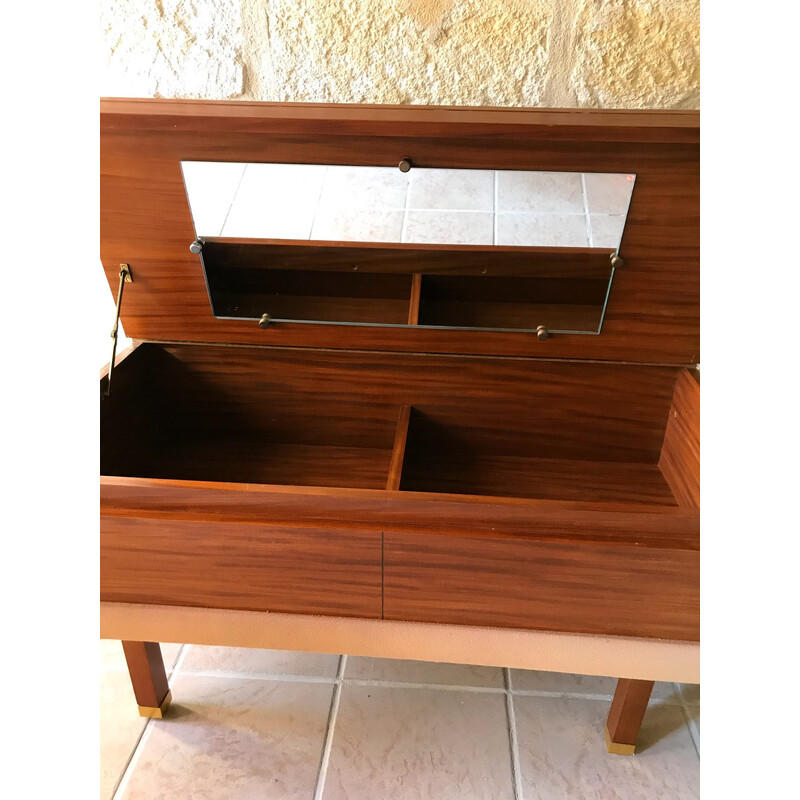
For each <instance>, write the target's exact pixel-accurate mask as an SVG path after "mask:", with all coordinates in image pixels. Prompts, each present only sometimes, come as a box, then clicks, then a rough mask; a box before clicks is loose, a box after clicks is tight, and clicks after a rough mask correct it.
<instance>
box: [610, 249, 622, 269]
mask: <svg viewBox="0 0 800 800" xmlns="http://www.w3.org/2000/svg"><path fill="white" fill-rule="evenodd" d="M624 264H625V262H624V261H623V260H622V259H621V258H620V257H619V256H618V255H617V254H616V253H615V254H614V255H613V256H611V266H612V267H614V269H616V268H617V267H621V266H623V265H624Z"/></svg>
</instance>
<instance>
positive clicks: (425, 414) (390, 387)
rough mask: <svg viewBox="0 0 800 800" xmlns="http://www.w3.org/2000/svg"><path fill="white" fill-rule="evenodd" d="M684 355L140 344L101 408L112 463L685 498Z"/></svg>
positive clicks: (333, 483)
mask: <svg viewBox="0 0 800 800" xmlns="http://www.w3.org/2000/svg"><path fill="white" fill-rule="evenodd" d="M680 374H681V370H680V368H672V367H663V368H660V367H637V366H632V365H620V364H616V365H603V364H588V363H584V364H575V363H566V362H542V361H539V362H531V361H527V362H525V361H514V360H511V361H505V362H504V361H497V360H493V359H486V358H479V357H447V356H443V357H430V356H415V355H401V354H385V353H382V354H376V353H332V352H325V351H304V352H302V353H300V354H299V355H298V354H297V353H294V352H292V351H291V350H279V349H278V350H270V349H266V348H247V347H236V346H225V347H221V346H208V345H163V346H162V345H155V344H144V345H140V346H139V348H138V349H137V350H135V351H134V352H133V353H132V354H131V355H130V356H128V358H126V359H125V360H124V361H123V362H122V363H121V364H120V365H119V366H118V367H117V370H115V373H114V376H115V377H114V391H113V393H112V395H111V396H110V397H109V398H107V399H106V400H105V401H104V402H103V408H102V413H101V471H102V474H104V475H110V476H113V475H117V476H125V477H141V478H167V479H177V480H188V481H222V482H237V483H254V484H283V485H292V486H327V487H339V488H343V489H380V490H390V491H399V492H400V493H402V492H404V491H405V492H427V493H436V494H439V493H441V494H460V495H476V496H491V497H510V498H527V499H541V500H562V501H576V502H597V503H635V504H642V505H648V506H675V505H678V503H677V501H676V499H675V495H674V492H673V489H672V488H671V486H672V483H674V481H675V478H674V477H673V478H671V479H668V478H669V474H672V473H674V471H675V470H674V469H673V470H672V473H670V470H667V477H665V473H664V472H662V469H661V466H660V464H664V463H669V464H672V463H674V462H675V459H670V460H669V461H668V462H667V461H666V460H665V459H662V450H663V446H664V439H665V429H666V427H667V422H668V419H669V418H670V408H671V402H672V399H673V392H674V388H675V385H676V380H677V379H678V376H679V375H680Z"/></svg>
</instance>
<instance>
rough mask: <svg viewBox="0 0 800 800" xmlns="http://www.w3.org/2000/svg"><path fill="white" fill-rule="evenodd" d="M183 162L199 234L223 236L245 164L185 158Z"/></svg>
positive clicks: (187, 190) (186, 183) (196, 230)
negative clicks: (223, 226)
mask: <svg viewBox="0 0 800 800" xmlns="http://www.w3.org/2000/svg"><path fill="white" fill-rule="evenodd" d="M181 166H182V168H183V180H184V183H185V185H186V193H187V195H188V198H189V204H190V206H191V210H192V219H193V220H194V229H195V232H196V233H197V235H198V236H219V235H220V231H221V230H222V225H223V223H224V222H225V217H226V216H227V215H228V210H229V209H230V207H231V203H233V198H234V196H235V194H236V190H237V188H238V187H239V182H240V181H241V179H242V175H243V174H244V168H245V165H244V164H228V163H223V162H213V161H184V162H182V164H181Z"/></svg>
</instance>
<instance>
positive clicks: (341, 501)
mask: <svg viewBox="0 0 800 800" xmlns="http://www.w3.org/2000/svg"><path fill="white" fill-rule="evenodd" d="M100 512H101V515H103V516H110V517H120V518H137V519H152V520H162V521H163V520H186V521H192V522H201V523H202V522H205V521H209V522H228V523H231V524H240V523H241V524H250V523H257V524H258V523H263V522H264V520H292V522H293V524H296V525H300V526H303V527H306V526H308V527H314V526H317V527H320V528H347V529H354V530H365V531H373V530H382V531H386V532H387V533H388V532H400V533H403V532H409V531H413V532H415V533H419V534H426V535H427V534H435V535H444V536H448V535H458V536H466V537H470V536H474V537H478V538H482V539H492V538H503V537H508V536H511V537H514V538H516V539H518V540H520V541H537V540H538V541H547V542H564V543H587V544H591V543H600V544H609V545H614V544H621V545H632V546H638V545H641V546H646V547H648V548H654V549H660V548H663V549H666V550H679V551H689V552H696V551H697V550H699V547H700V539H699V513H698V511H697V510H696V509H682V508H678V507H676V506H648V505H641V504H631V503H613V502H605V503H597V502H595V503H590V502H581V501H564V500H559V501H557V500H531V499H525V498H510V497H491V498H487V497H475V496H471V495H447V494H436V493H429V492H425V493H421V492H402V493H396V492H386V491H385V490H383V489H380V490H368V489H344V488H331V487H310V486H309V487H301V486H266V485H259V484H244V483H213V482H208V481H178V480H157V479H149V478H124V477H106V478H101V482H100Z"/></svg>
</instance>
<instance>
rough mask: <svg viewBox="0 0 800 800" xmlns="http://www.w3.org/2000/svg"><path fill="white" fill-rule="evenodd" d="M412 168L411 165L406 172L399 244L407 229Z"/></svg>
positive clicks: (404, 239)
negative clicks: (406, 180) (406, 178)
mask: <svg viewBox="0 0 800 800" xmlns="http://www.w3.org/2000/svg"><path fill="white" fill-rule="evenodd" d="M413 170H414V168H413V167H412V168H411V170H409V172H408V182H407V183H406V201H405V203H404V204H403V224H402V225H401V226H400V244H403V243H404V242H405V241H406V235H407V231H408V205H409V200H410V198H411V181H412V177H411V173H412V172H413Z"/></svg>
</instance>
